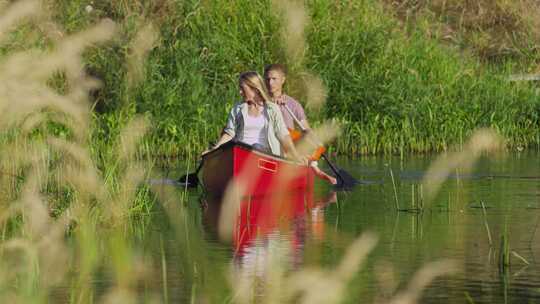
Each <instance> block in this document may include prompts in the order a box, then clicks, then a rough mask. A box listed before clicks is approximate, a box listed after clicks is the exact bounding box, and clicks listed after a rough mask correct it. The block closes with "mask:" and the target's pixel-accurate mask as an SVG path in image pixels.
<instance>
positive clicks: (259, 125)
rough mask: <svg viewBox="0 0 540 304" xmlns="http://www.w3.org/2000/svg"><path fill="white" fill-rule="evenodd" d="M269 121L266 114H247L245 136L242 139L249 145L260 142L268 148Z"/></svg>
mask: <svg viewBox="0 0 540 304" xmlns="http://www.w3.org/2000/svg"><path fill="white" fill-rule="evenodd" d="M267 122H268V119H267V118H266V116H265V115H263V114H259V115H258V116H251V115H247V117H246V118H245V122H244V136H243V138H242V141H243V142H244V143H246V144H248V145H253V144H259V145H261V146H263V147H264V148H268V139H267V135H266V134H267V133H268V131H267V130H266V129H267Z"/></svg>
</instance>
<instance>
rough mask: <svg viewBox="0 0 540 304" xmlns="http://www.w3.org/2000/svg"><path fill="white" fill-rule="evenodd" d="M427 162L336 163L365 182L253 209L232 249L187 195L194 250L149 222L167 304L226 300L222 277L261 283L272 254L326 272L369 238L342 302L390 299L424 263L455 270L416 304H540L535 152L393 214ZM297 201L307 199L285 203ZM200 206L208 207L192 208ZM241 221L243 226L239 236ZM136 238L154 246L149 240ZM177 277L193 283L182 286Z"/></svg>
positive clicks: (482, 167) (410, 197) (212, 218)
mask: <svg viewBox="0 0 540 304" xmlns="http://www.w3.org/2000/svg"><path fill="white" fill-rule="evenodd" d="M433 160H434V157H432V156H411V157H406V158H404V159H400V158H397V157H396V158H381V157H366V158H360V159H355V160H346V159H338V160H336V163H337V164H338V165H339V166H341V167H342V168H344V169H346V170H347V171H348V172H350V173H351V174H352V175H354V176H356V177H358V178H359V179H361V180H362V182H363V183H362V184H361V185H359V186H357V187H356V188H355V189H354V191H352V192H338V193H333V192H332V191H331V189H330V188H329V187H327V186H325V185H324V184H322V183H320V184H318V185H319V188H318V189H317V190H316V194H315V195H314V196H313V197H305V196H302V195H300V196H296V197H290V198H287V199H283V200H282V201H286V200H287V201H291V202H292V203H290V204H289V205H288V206H289V207H287V206H285V205H283V204H281V205H279V204H278V205H276V203H273V204H274V205H273V208H269V206H272V205H271V204H269V203H268V202H265V201H259V202H253V203H252V205H251V208H252V210H250V211H249V212H251V214H252V217H251V220H250V221H251V222H250V223H246V222H245V221H246V220H247V219H244V223H243V224H238V223H237V224H236V230H235V233H236V234H235V237H236V240H237V241H236V242H233V243H226V242H222V241H220V240H219V238H218V236H217V235H218V234H217V218H218V217H219V210H215V208H214V209H213V208H212V206H213V205H212V202H211V201H210V202H209V201H208V200H206V199H201V197H200V196H199V194H198V193H194V192H191V193H190V194H189V199H188V205H189V206H190V208H189V212H190V213H189V214H188V215H187V216H188V218H189V219H190V221H191V223H193V225H192V227H191V228H189V231H186V232H185V233H186V235H185V236H183V237H184V238H189V237H191V238H192V239H193V238H197V237H200V238H201V239H202V241H200V242H197V243H196V244H195V245H189V246H192V247H197V248H198V249H193V248H192V249H191V251H189V250H188V252H186V250H185V248H186V246H185V245H184V246H180V245H179V244H178V235H176V236H173V234H171V233H168V232H167V229H169V228H170V227H169V226H167V225H161V226H160V224H159V223H157V224H156V223H150V224H149V225H150V226H152V229H153V230H154V231H155V233H157V234H159V236H158V237H157V238H158V239H160V238H161V240H162V241H161V242H162V245H159V244H157V243H155V242H154V244H153V245H151V246H150V247H152V246H153V247H152V248H153V249H152V250H154V252H155V255H157V256H159V255H161V256H162V260H163V261H165V263H164V265H165V266H166V268H167V269H168V270H166V271H165V276H164V277H163V280H166V281H165V282H166V289H167V297H168V299H169V300H170V301H187V300H191V297H193V295H194V294H199V295H200V294H204V295H205V296H204V297H205V298H207V299H208V300H209V301H211V302H213V301H214V300H217V301H221V300H222V301H223V302H230V301H231V299H230V298H228V299H221V298H220V297H221V296H222V294H226V292H225V291H224V290H226V289H227V288H226V287H218V286H228V284H227V283H226V282H227V280H228V279H227V276H228V275H229V274H230V273H233V278H234V279H233V280H239V279H240V276H242V275H253V276H254V277H256V278H264V272H265V268H264V266H261V265H263V264H264V263H261V261H265V259H267V258H268V256H269V253H270V252H272V251H276V250H277V251H279V252H281V253H284V256H282V260H283V261H284V262H283V263H285V264H287V267H288V269H289V270H299V269H303V268H304V267H312V266H314V267H322V268H323V269H327V270H331V269H333V268H335V266H336V265H337V264H338V263H339V262H340V261H341V260H342V258H343V254H344V252H345V250H346V248H347V247H348V246H349V245H350V244H351V243H352V242H353V240H355V239H356V238H357V237H359V236H360V235H362V234H363V233H364V232H373V233H375V234H376V235H377V236H378V243H377V245H376V247H375V249H374V250H373V251H372V252H371V253H370V254H369V258H368V260H367V262H366V263H365V264H363V265H362V266H361V267H360V269H359V270H358V272H357V275H355V277H354V279H353V280H352V281H351V282H350V284H349V292H350V295H349V296H348V297H347V299H346V300H345V302H354V303H357V302H359V301H361V302H363V303H371V302H374V301H376V300H380V299H388V297H390V296H391V295H393V294H396V293H397V292H399V291H400V290H403V289H404V288H406V287H407V284H408V283H409V282H410V281H411V279H412V278H413V276H414V274H415V273H416V272H417V271H419V270H420V269H422V267H423V266H424V265H426V264H427V263H429V262H433V261H438V260H441V259H451V260H454V261H455V262H456V265H457V266H456V270H457V271H458V272H457V273H455V274H452V275H447V276H443V277H439V278H437V279H435V280H434V281H433V282H432V283H431V284H430V285H429V286H428V287H427V288H426V289H425V290H424V291H423V293H422V296H421V299H420V302H421V303H540V267H539V264H538V262H540V260H538V262H537V260H536V258H537V257H538V258H539V259H540V256H539V255H540V243H539V240H540V231H537V230H540V228H539V227H538V226H540V225H539V222H540V209H539V208H540V154H539V153H538V152H526V153H524V152H522V153H512V154H509V155H506V156H505V157H497V158H495V159H493V158H491V159H487V158H483V159H481V160H480V161H479V162H477V163H476V165H475V167H474V168H473V169H472V170H471V171H470V172H462V171H460V170H455V171H454V173H453V174H452V175H451V177H450V178H449V179H448V180H447V181H446V182H445V183H444V185H443V187H442V189H441V190H440V192H439V194H438V195H437V197H436V199H435V200H434V201H433V202H432V203H431V204H429V205H427V203H424V204H426V205H425V206H424V210H423V211H422V212H404V211H400V212H398V211H396V197H397V204H398V205H399V208H400V209H410V208H414V207H415V206H418V205H419V204H420V202H421V198H422V194H421V192H422V191H423V189H422V188H421V187H420V186H419V185H420V183H421V180H422V177H423V175H424V173H425V172H426V170H427V169H428V168H429V166H430V164H431V163H432V162H433ZM390 172H392V173H393V175H394V182H392V178H391V174H390ZM394 185H395V186H394ZM298 201H303V202H304V203H302V204H295V203H294V202H298ZM201 202H202V205H203V206H207V205H208V206H209V207H206V208H201V207H200V205H201ZM482 204H483V205H484V206H485V212H486V213H485V215H484V212H483V210H484V209H482ZM276 210H277V211H276ZM246 212H247V211H246ZM265 216H266V217H267V218H265ZM158 222H159V221H158ZM242 225H243V227H244V228H246V227H248V226H249V227H250V228H249V229H247V230H244V231H241V229H240V228H238V227H239V226H242ZM167 227H169V228H167ZM537 228H538V229H537ZM488 229H489V234H488ZM505 229H506V231H507V235H508V239H509V247H510V252H511V257H510V262H511V264H510V266H509V267H506V268H504V269H503V268H501V267H500V263H499V254H500V252H501V250H500V249H501V238H502V236H503V234H504V231H505ZM178 231H181V229H179V230H178ZM181 233H182V232H180V234H181ZM490 236H491V239H492V245H490ZM145 238H153V239H154V240H155V239H156V234H154V233H152V234H149V235H147V237H145ZM163 244H164V245H163ZM194 256H195V257H194ZM186 261H188V262H186ZM191 261H195V262H194V264H192V263H191ZM527 263H528V264H527ZM193 265H196V266H195V267H194V266H193ZM239 270H241V272H240V271H239ZM186 273H189V274H190V275H192V276H194V277H196V278H197V277H198V278H200V279H195V280H194V281H193V282H190V283H189V284H188V283H186V280H185V277H186V276H187V275H186ZM213 290H216V291H215V295H213V294H212V293H213ZM260 292H264V291H260ZM256 293H257V292H256ZM259 296H262V295H259ZM220 299H221V300H220Z"/></svg>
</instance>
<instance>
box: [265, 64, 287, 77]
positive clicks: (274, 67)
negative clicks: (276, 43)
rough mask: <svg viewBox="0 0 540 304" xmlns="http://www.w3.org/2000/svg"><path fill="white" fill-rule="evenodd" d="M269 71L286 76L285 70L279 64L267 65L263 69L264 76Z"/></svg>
mask: <svg viewBox="0 0 540 304" xmlns="http://www.w3.org/2000/svg"><path fill="white" fill-rule="evenodd" d="M270 71H278V72H281V73H282V74H283V75H287V68H286V67H285V66H284V65H282V64H279V63H274V64H269V65H267V66H265V67H264V75H266V74H268V73H269V72H270Z"/></svg>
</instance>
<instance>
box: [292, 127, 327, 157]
mask: <svg viewBox="0 0 540 304" xmlns="http://www.w3.org/2000/svg"><path fill="white" fill-rule="evenodd" d="M289 134H290V135H291V138H292V140H293V142H295V143H296V142H297V141H299V140H300V139H302V137H303V136H304V134H303V133H302V131H299V130H296V129H289ZM324 152H326V148H325V147H324V146H322V145H321V146H318V147H317V149H315V151H313V153H311V155H310V156H309V160H313V161H316V160H319V159H320V158H321V156H322V154H323V153H324Z"/></svg>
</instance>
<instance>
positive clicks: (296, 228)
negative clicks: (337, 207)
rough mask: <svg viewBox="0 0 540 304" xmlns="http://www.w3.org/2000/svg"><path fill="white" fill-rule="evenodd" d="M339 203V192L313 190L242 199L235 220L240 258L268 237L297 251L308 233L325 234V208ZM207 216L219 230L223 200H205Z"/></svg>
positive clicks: (235, 243) (235, 248) (211, 226)
mask: <svg viewBox="0 0 540 304" xmlns="http://www.w3.org/2000/svg"><path fill="white" fill-rule="evenodd" d="M333 202H336V193H335V192H332V193H330V194H329V195H327V196H326V197H324V198H315V196H314V194H313V191H307V192H305V191H294V192H287V193H281V194H276V195H269V196H268V195H267V196H248V197H245V198H244V199H242V201H241V203H240V208H239V211H238V212H237V215H236V219H235V221H234V224H233V225H234V229H233V238H232V240H233V252H234V255H235V257H236V258H241V257H242V256H243V255H244V254H246V252H248V251H250V249H252V247H254V246H260V245H261V244H262V243H264V242H265V241H266V240H267V239H268V238H269V237H273V238H276V237H277V238H279V236H284V237H282V238H281V239H282V240H283V239H284V240H286V241H287V242H288V243H289V245H288V246H289V249H290V250H291V252H296V253H298V251H299V248H300V247H302V246H303V243H304V240H305V238H306V234H310V235H311V237H313V238H316V239H320V238H322V237H323V235H324V209H323V207H324V206H326V205H327V204H329V203H333ZM204 205H205V211H204V218H205V222H206V224H207V226H208V227H207V228H208V229H210V230H213V231H214V232H217V226H218V222H219V216H220V208H221V202H220V201H219V199H214V200H208V199H207V200H205V201H204Z"/></svg>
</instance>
